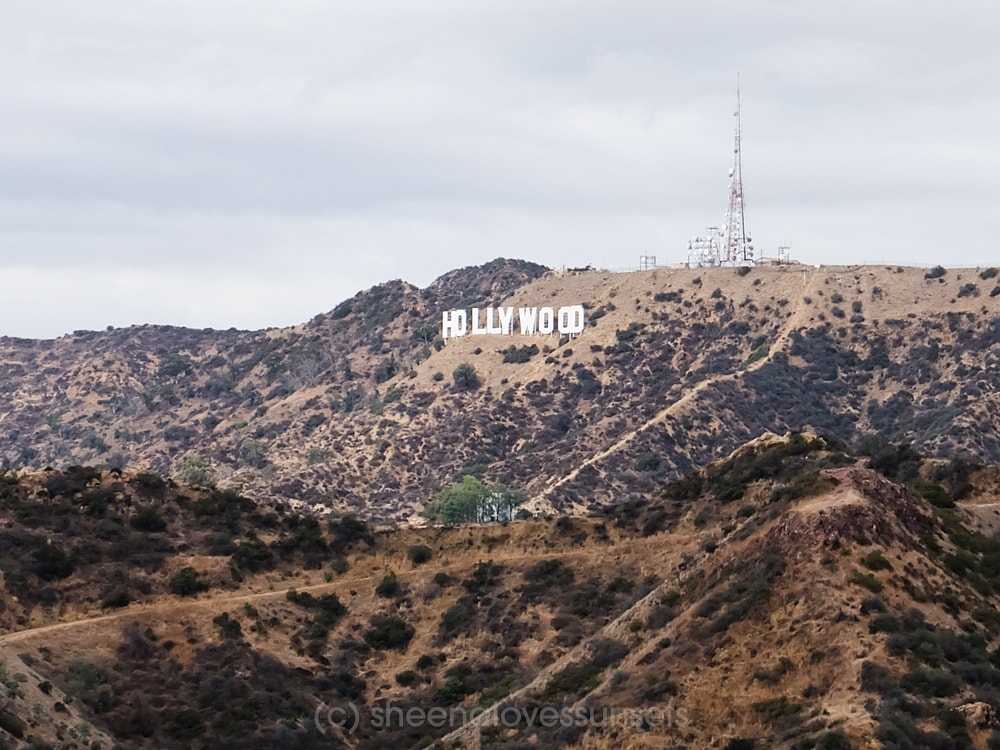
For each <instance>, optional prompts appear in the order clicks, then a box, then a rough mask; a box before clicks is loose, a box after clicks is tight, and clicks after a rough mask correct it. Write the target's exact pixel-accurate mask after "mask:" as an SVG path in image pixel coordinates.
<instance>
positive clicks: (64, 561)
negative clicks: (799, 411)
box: [0, 435, 1000, 750]
mask: <svg viewBox="0 0 1000 750" xmlns="http://www.w3.org/2000/svg"><path fill="white" fill-rule="evenodd" d="M875 468H877V469H879V470H880V471H881V472H882V473H879V472H878V471H875ZM997 477H998V472H997V470H995V469H990V468H982V467H975V466H971V465H968V464H964V463H961V462H951V463H948V462H939V461H938V462H935V461H930V462H928V461H924V460H921V459H920V458H919V457H918V456H916V454H914V453H913V452H912V451H908V450H897V449H893V450H883V451H881V452H880V453H879V454H878V455H877V456H874V457H872V458H870V459H868V458H865V457H858V456H854V455H849V454H846V453H844V452H843V450H842V449H841V447H840V446H837V445H835V444H832V443H829V442H827V441H824V440H822V439H818V438H815V437H813V436H809V435H805V436H803V435H791V436H787V437H785V438H778V437H776V436H764V437H762V438H761V439H758V440H756V441H754V442H752V443H751V444H748V445H747V446H745V447H743V448H741V449H739V450H738V451H736V452H735V453H734V454H732V455H731V456H729V457H728V458H727V459H725V460H723V461H720V462H717V463H715V464H713V465H712V466H710V467H708V468H707V469H706V470H704V471H701V472H698V473H696V474H692V475H689V476H688V477H686V478H684V479H683V480H680V481H677V482H673V483H670V484H667V485H665V486H663V487H661V488H660V489H659V490H658V491H657V492H656V493H654V494H653V495H651V496H648V497H645V498H642V499H640V500H637V501H634V502H628V503H623V504H619V505H616V506H613V507H610V508H607V509H606V510H604V511H603V512H602V513H600V514H599V515H596V516H588V517H580V518H570V517H562V518H559V519H538V520H529V521H523V522H516V523H512V524H509V525H505V526H499V525H496V526H484V527H468V528H452V529H442V528H424V529H410V528H403V529H398V530H386V531H382V532H378V533H372V532H371V530H370V529H368V528H367V527H366V526H365V525H364V524H362V523H360V522H358V521H356V520H354V519H352V518H349V517H348V518H345V519H342V520H339V521H334V522H330V523H323V524H320V523H317V522H316V520H315V519H314V518H311V517H310V518H307V517H300V516H297V515H295V514H292V513H284V514H281V513H275V512H272V511H267V510H264V509H260V508H257V507H255V506H254V505H253V504H251V503H248V502H246V501H245V500H242V499H240V498H239V497H238V496H237V495H236V494H234V493H220V492H216V491H209V490H201V489H196V488H182V487H176V486H172V485H170V484H169V483H161V482H158V481H157V480H156V478H155V477H152V476H150V475H138V476H118V475H116V474H113V473H111V474H108V473H105V474H99V473H97V472H93V471H89V470H85V469H75V470H73V471H72V472H68V473H62V472H50V473H47V474H44V475H35V476H32V477H22V478H21V479H19V480H15V479H13V478H12V477H11V476H10V475H8V476H7V477H6V478H5V481H4V483H3V485H2V492H0V524H2V527H3V529H2V533H3V535H4V538H3V546H2V547H0V549H2V550H3V552H2V553H0V554H2V556H0V570H2V571H3V588H2V589H0V665H2V672H0V676H3V678H4V681H5V685H7V686H8V693H7V697H6V700H5V703H4V704H3V705H2V706H0V746H3V747H22V746H24V747H27V746H28V743H29V742H33V743H34V744H33V745H32V746H33V747H40V746H45V744H43V743H48V745H49V746H53V747H84V746H88V747H90V746H94V744H95V743H96V746H100V747H109V746H110V743H111V742H114V743H116V744H115V746H117V747H123V748H133V747H135V748H138V747H158V748H174V747H177V748H180V747H213V748H226V747H241V748H255V747H261V748H264V747H267V748H273V747H288V748H309V747H351V748H389V747H392V748H399V747H426V746H427V745H428V744H430V742H431V741H432V740H434V739H435V738H437V739H442V740H443V745H440V746H447V747H474V746H481V747H484V748H497V749H499V748H510V747H523V746H528V745H531V746H541V747H547V748H561V747H568V748H583V747H587V748H618V747H636V748H639V747H673V748H681V747H699V748H702V747H704V748H711V747H715V748H730V750H733V749H734V748H740V747H743V748H745V747H774V748H781V749H783V750H784V749H791V748H796V749H798V750H808V749H809V748H826V749H829V748H868V747H888V748H927V747H935V748H967V747H976V748H986V747H987V746H989V747H995V746H996V743H997V742H998V741H1000V733H998V732H996V731H994V729H993V726H992V724H991V720H992V716H993V713H992V712H993V711H995V710H996V708H997V706H998V705H1000V669H998V667H1000V655H998V654H1000V651H998V649H997V647H996V645H997V642H998V638H1000V618H998V617H997V614H996V612H997V605H998V604H1000V598H998V597H1000V565H998V560H1000V546H998V543H997V542H996V541H995V540H994V539H993V538H991V537H990V536H987V535H983V534H981V533H978V532H977V531H976V530H975V529H976V528H977V527H980V526H981V525H982V524H983V523H985V522H986V521H988V520H989V519H991V518H993V519H994V521H993V522H994V523H995V517H996V515H997V505H996V503H997V497H998V489H1000V486H998V483H997ZM922 495H923V496H926V497H929V498H931V499H932V500H933V503H931V502H929V501H928V500H925V499H923V497H922ZM956 496H958V497H960V498H962V499H960V500H959V501H958V503H957V507H955V506H956V502H955V497H956ZM983 528H985V527H983ZM140 551H141V552H142V553H143V554H137V553H138V552H140ZM477 707H480V708H479V710H478V711H475V712H474V709H476V708H477ZM486 707H491V709H490V710H488V711H486V712H485V713H482V711H483V710H484V709H485V708H486ZM387 708H389V709H391V708H396V709H399V713H398V714H390V716H397V717H398V718H396V719H389V718H387V715H386V714H385V710H386V709H387ZM411 709H412V712H411V713H409V714H406V713H405V712H406V711H408V710H411ZM431 709H436V710H437V711H439V712H440V713H437V714H431V713H429V712H430V711H431ZM615 709H627V712H625V713H619V714H616V715H613V712H614V710H615ZM380 711H382V713H380ZM543 712H544V713H543ZM966 714H967V715H968V718H966ZM407 716H408V717H409V718H404V717H407ZM442 716H443V717H445V718H444V719H440V717H442ZM434 717H438V718H434ZM355 720H356V721H357V723H356V724H355ZM432 722H436V723H432ZM754 743H756V744H754Z"/></svg>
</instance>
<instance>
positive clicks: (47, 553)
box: [34, 539, 76, 581]
mask: <svg viewBox="0 0 1000 750" xmlns="http://www.w3.org/2000/svg"><path fill="white" fill-rule="evenodd" d="M34 558H35V566H34V572H35V574H36V575H37V576H38V577H39V578H41V579H42V580H43V581H57V580H59V579H62V578H68V577H69V576H71V575H72V574H73V569H74V568H75V567H76V566H75V564H74V562H73V560H72V559H71V558H70V557H69V556H68V555H67V554H66V553H65V552H63V551H62V550H61V549H59V548H58V547H56V546H55V545H54V544H50V543H49V542H47V541H45V540H44V539H42V540H41V541H40V543H39V544H38V546H37V547H36V548H35V551H34Z"/></svg>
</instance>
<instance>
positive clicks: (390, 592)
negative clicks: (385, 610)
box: [375, 572, 399, 599]
mask: <svg viewBox="0 0 1000 750" xmlns="http://www.w3.org/2000/svg"><path fill="white" fill-rule="evenodd" d="M398 593H399V581H398V580H397V579H396V574H395V573H391V572H390V573H387V574H386V575H385V576H384V577H383V578H382V581H381V582H380V583H379V585H378V586H376V587H375V594H376V595H378V596H381V597H382V598H384V599H391V598H392V597H394V596H395V595H396V594H398Z"/></svg>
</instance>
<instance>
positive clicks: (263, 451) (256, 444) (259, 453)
mask: <svg viewBox="0 0 1000 750" xmlns="http://www.w3.org/2000/svg"><path fill="white" fill-rule="evenodd" d="M240 461H242V462H243V463H244V464H246V465H247V466H253V467H254V468H256V469H259V468H260V467H261V466H263V465H264V464H265V463H266V462H267V444H266V443H264V442H263V441H261V440H252V439H251V440H244V441H243V444H242V445H240Z"/></svg>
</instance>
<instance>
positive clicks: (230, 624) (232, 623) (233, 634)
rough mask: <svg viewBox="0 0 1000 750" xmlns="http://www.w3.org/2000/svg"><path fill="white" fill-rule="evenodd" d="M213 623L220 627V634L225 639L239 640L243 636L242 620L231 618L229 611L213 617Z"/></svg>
mask: <svg viewBox="0 0 1000 750" xmlns="http://www.w3.org/2000/svg"><path fill="white" fill-rule="evenodd" d="M212 623H213V624H214V625H216V626H217V627H218V628H219V636H220V637H222V638H223V639H225V640H238V639H239V638H242V637H243V628H242V627H240V621H239V620H234V619H233V618H231V617H230V616H229V613H228V612H223V613H222V614H221V615H217V616H216V617H213V618H212Z"/></svg>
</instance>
